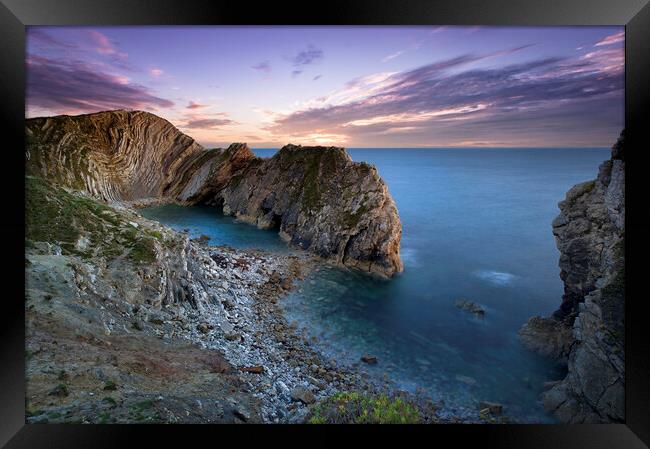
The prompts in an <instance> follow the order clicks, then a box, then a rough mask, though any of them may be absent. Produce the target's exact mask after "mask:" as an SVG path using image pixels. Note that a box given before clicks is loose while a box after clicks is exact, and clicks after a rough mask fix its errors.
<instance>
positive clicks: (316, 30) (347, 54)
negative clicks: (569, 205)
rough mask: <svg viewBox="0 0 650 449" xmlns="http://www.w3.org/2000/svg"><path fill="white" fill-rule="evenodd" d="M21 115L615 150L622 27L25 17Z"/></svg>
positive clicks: (203, 131)
mask: <svg viewBox="0 0 650 449" xmlns="http://www.w3.org/2000/svg"><path fill="white" fill-rule="evenodd" d="M26 63H27V93H26V115H27V117H40V116H51V115H59V114H68V115H76V114H83V113H90V112H97V111H103V110H111V109H134V110H144V111H149V112H152V113H154V114H156V115H159V116H161V117H163V118H165V119H167V120H169V121H170V122H171V123H172V124H174V125H175V126H176V127H178V128H179V129H180V130H181V131H183V132H184V133H186V134H188V135H189V136H191V137H193V138H194V139H195V140H197V141H198V142H199V143H201V144H203V145H204V146H206V147H225V146H227V145H229V144H230V143H232V142H246V143H248V144H249V145H250V146H251V147H253V148H278V147H280V146H283V145H285V144H287V143H293V144H302V145H334V146H345V147H352V148H357V147H372V148H377V147H392V148H406V147H610V146H611V145H612V144H613V143H614V142H615V140H616V137H617V136H618V135H619V133H620V131H621V129H622V128H623V124H624V28H623V27H620V26H615V27H611V26H610V27H591V26H589V27H584V26H583V27H524V28H519V27H463V26H449V27H445V26H427V27H422V26H418V27H415V26H400V27H376V26H355V27H334V26H321V27H260V26H246V27H224V26H174V27H166V26H141V27H44V26H30V27H27V61H26Z"/></svg>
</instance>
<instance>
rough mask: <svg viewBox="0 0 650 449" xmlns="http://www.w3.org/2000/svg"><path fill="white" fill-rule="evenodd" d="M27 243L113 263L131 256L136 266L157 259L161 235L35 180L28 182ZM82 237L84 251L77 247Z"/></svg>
mask: <svg viewBox="0 0 650 449" xmlns="http://www.w3.org/2000/svg"><path fill="white" fill-rule="evenodd" d="M25 190H26V192H25V239H26V243H29V244H30V245H32V246H33V242H50V243H55V244H58V245H59V246H60V247H61V250H62V252H63V253H64V254H66V255H77V256H81V257H83V258H90V257H93V256H100V257H105V258H107V259H114V258H117V257H120V256H122V255H123V254H124V253H126V252H128V257H129V259H130V260H131V261H133V262H135V263H151V262H153V261H154V260H155V259H156V252H155V242H156V241H160V242H161V243H164V242H163V241H164V238H163V235H162V233H161V232H159V231H155V230H144V231H142V230H139V229H136V228H135V227H133V226H131V225H129V224H128V222H127V220H125V219H122V217H121V216H120V215H119V214H118V213H117V212H115V211H114V210H113V209H111V208H110V207H109V206H107V205H105V204H102V203H100V202H99V201H96V200H94V199H91V198H87V197H84V196H80V195H76V194H72V193H70V192H67V191H66V190H64V189H62V188H60V187H56V186H54V185H51V184H49V183H47V182H46V181H45V180H43V179H41V178H37V177H33V176H27V177H26V178H25ZM81 237H84V238H86V239H88V242H87V243H86V246H85V248H83V247H79V246H76V244H77V242H78V241H79V239H80V238H81Z"/></svg>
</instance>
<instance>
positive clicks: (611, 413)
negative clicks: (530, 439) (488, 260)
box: [520, 134, 625, 423]
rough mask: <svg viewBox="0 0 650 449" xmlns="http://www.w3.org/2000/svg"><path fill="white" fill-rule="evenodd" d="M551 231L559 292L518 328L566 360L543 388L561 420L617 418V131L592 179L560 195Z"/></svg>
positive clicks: (620, 324) (620, 162)
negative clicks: (541, 313)
mask: <svg viewBox="0 0 650 449" xmlns="http://www.w3.org/2000/svg"><path fill="white" fill-rule="evenodd" d="M559 207H560V211H561V212H560V215H559V216H558V217H557V218H556V219H555V220H554V221H553V234H554V235H555V238H556V242H557V246H558V249H559V250H560V253H561V256H560V269H561V272H560V277H561V278H562V280H563V281H564V295H563V297H562V303H561V306H560V308H559V309H558V310H557V311H556V312H555V313H554V314H553V316H552V317H549V318H541V317H533V318H531V320H529V322H528V323H526V325H524V327H523V328H522V329H521V331H520V336H521V338H522V341H523V342H524V344H526V345H527V346H528V347H530V348H531V349H534V350H537V351H539V352H542V353H544V354H546V355H552V356H554V357H556V358H559V359H563V360H566V362H567V368H568V374H567V376H566V378H565V379H563V380H562V381H561V382H559V383H558V384H557V385H555V386H553V387H552V388H551V389H550V390H549V391H547V392H545V393H544V394H543V398H542V400H543V403H544V405H545V407H546V408H547V409H549V410H551V411H553V412H554V413H555V415H556V416H557V417H558V418H559V419H560V420H561V421H564V422H570V423H582V422H622V421H623V420H624V418H625V414H624V411H625V409H624V405H625V404H624V400H625V395H624V392H625V389H624V384H625V376H624V374H625V373H624V367H625V360H624V351H623V349H624V347H623V337H624V330H625V327H624V307H625V303H624V299H625V271H624V236H625V232H624V231H625V228H624V224H625V158H624V135H623V134H621V137H620V138H619V140H618V141H617V143H616V144H615V145H614V147H613V148H612V156H611V159H609V160H607V161H605V162H603V164H601V166H600V169H599V173H598V177H597V178H596V179H595V180H594V181H589V182H586V183H582V184H578V185H576V186H574V187H573V188H572V189H571V190H569V192H568V193H567V195H566V198H565V200H564V201H562V202H560V204H559Z"/></svg>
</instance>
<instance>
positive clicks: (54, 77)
mask: <svg viewBox="0 0 650 449" xmlns="http://www.w3.org/2000/svg"><path fill="white" fill-rule="evenodd" d="M27 66H28V70H27V104H28V106H29V107H39V108H44V109H49V110H51V111H53V112H56V113H83V112H93V111H99V110H107V109H120V108H132V109H152V110H155V109H156V108H157V107H163V108H167V107H172V106H173V105H174V103H173V102H172V101H169V100H166V99H164V98H160V97H156V96H155V95H152V94H151V93H150V91H149V90H148V89H147V88H145V87H143V86H140V85H137V84H131V83H129V80H128V79H127V78H125V77H123V76H118V75H111V74H108V73H104V72H102V71H100V70H97V69H96V68H95V67H91V66H89V65H87V64H85V63H83V62H79V61H54V60H52V59H49V58H45V57H42V56H34V55H32V56H29V57H28V59H27Z"/></svg>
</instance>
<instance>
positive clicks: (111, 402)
mask: <svg viewBox="0 0 650 449" xmlns="http://www.w3.org/2000/svg"><path fill="white" fill-rule="evenodd" d="M102 401H103V402H105V403H107V404H108V405H110V406H111V407H117V401H116V400H115V399H113V398H112V397H110V396H105V397H104V398H103V399H102Z"/></svg>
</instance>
